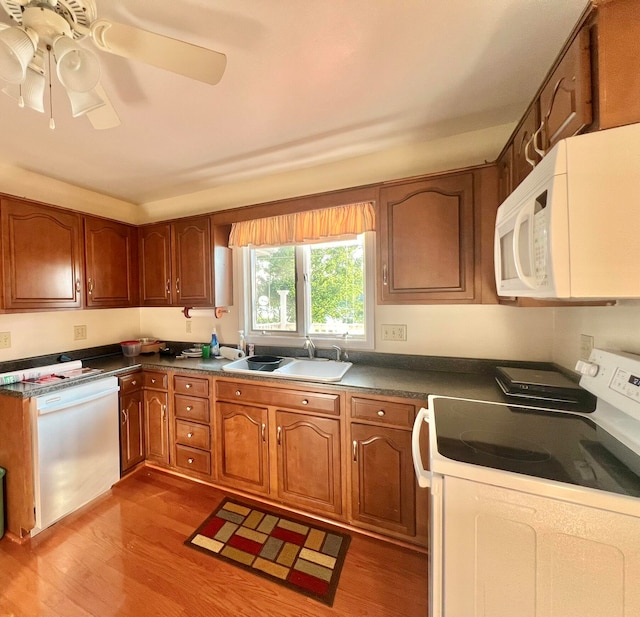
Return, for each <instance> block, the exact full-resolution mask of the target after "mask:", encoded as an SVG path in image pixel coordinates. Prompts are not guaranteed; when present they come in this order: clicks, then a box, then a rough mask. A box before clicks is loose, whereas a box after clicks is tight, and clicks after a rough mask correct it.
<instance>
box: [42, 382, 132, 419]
mask: <svg viewBox="0 0 640 617" xmlns="http://www.w3.org/2000/svg"><path fill="white" fill-rule="evenodd" d="M118 390H120V386H115V387H114V388H108V389H106V390H100V391H99V392H95V393H93V394H90V395H89V396H84V397H82V398H76V399H66V398H64V397H53V396H50V397H46V399H45V401H44V404H43V405H41V403H40V401H38V404H37V405H38V407H37V408H38V415H39V416H43V415H45V414H48V413H53V412H54V411H60V410H61V409H70V408H71V407H77V406H78V405H83V404H84V403H89V402H91V401H96V400H98V399H101V398H104V397H105V396H109V395H110V394H113V393H114V392H118ZM42 398H45V397H42ZM48 401H50V403H48Z"/></svg>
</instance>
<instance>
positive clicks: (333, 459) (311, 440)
mask: <svg viewBox="0 0 640 617" xmlns="http://www.w3.org/2000/svg"><path fill="white" fill-rule="evenodd" d="M276 424H277V428H276V441H277V451H278V498H279V499H281V500H282V501H285V502H287V503H289V504H292V505H299V506H301V507H305V508H308V509H309V510H311V511H317V512H331V513H334V514H340V513H341V512H342V495H341V490H342V489H341V482H340V468H341V465H340V421H339V420H334V419H330V418H316V417H312V416H307V415H305V414H297V413H290V412H285V411H277V412H276Z"/></svg>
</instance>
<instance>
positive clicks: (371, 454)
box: [351, 424, 416, 536]
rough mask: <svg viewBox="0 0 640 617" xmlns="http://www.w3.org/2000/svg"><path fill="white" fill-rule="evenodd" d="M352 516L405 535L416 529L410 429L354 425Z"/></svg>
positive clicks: (352, 432)
mask: <svg viewBox="0 0 640 617" xmlns="http://www.w3.org/2000/svg"><path fill="white" fill-rule="evenodd" d="M351 440H352V441H351V444H352V453H351V454H352V473H351V517H352V518H353V520H354V521H355V522H360V523H365V524H366V525H371V526H374V527H378V528H381V529H383V530H390V531H394V532H397V533H400V534H403V535H406V536H414V535H415V533H416V498H415V478H414V475H413V463H412V458H411V433H410V432H409V431H402V430H399V429H392V428H386V427H380V426H368V425H364V424H352V425H351Z"/></svg>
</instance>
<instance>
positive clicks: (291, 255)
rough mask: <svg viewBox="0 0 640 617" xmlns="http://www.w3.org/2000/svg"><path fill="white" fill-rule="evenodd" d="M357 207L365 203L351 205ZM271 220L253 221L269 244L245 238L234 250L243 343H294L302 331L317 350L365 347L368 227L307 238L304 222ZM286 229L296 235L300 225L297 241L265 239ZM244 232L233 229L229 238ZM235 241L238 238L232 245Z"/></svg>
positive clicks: (368, 330)
mask: <svg viewBox="0 0 640 617" xmlns="http://www.w3.org/2000/svg"><path fill="white" fill-rule="evenodd" d="M362 205H367V206H370V204H358V206H362ZM342 208H343V209H346V208H349V206H345V207H342ZM336 210H337V209H336ZM371 211H372V208H371ZM317 212H322V215H323V216H326V211H314V212H311V213H309V214H312V215H313V214H315V213H317ZM306 214H308V213H303V214H302V215H296V216H304V215H306ZM277 218H278V219H279V220H278V221H277V226H276V225H273V226H270V227H267V223H274V220H270V219H264V220H263V221H262V222H258V227H260V228H261V229H260V231H261V232H265V233H266V235H268V236H269V240H270V241H265V242H264V243H261V244H260V245H254V244H252V243H251V242H250V241H246V242H247V245H245V246H244V248H243V249H242V252H241V259H242V261H243V264H242V268H241V271H242V272H243V276H244V280H243V281H242V284H241V285H239V288H240V289H241V290H242V292H241V293H242V294H243V296H244V297H243V298H242V302H241V305H242V307H243V309H244V319H243V323H244V329H245V332H246V333H247V336H248V338H249V340H250V342H254V343H258V344H263V345H283V346H289V345H295V346H297V345H299V344H301V342H302V339H303V338H304V337H305V336H310V337H311V338H312V339H314V340H315V341H316V343H317V344H318V346H319V347H327V346H329V345H331V344H337V345H340V346H341V347H343V348H344V347H345V345H346V347H347V348H350V349H355V348H359V349H371V348H373V307H374V301H375V300H374V280H373V272H374V263H373V257H374V250H373V232H372V231H366V232H363V233H357V234H355V233H347V234H342V235H338V236H336V235H329V234H321V235H320V237H318V238H313V237H311V236H313V226H312V225H310V224H309V220H305V221H304V222H301V221H299V220H296V221H291V220H290V219H289V218H285V217H277ZM287 227H289V228H290V229H287V234H289V233H290V232H291V233H292V234H293V236H292V239H294V238H295V239H298V240H300V239H301V238H300V236H298V235H297V233H298V231H299V229H300V228H302V227H304V238H303V239H302V241H298V242H295V241H294V242H286V240H287V238H288V235H286V236H284V237H283V236H280V240H281V241H280V243H275V242H273V241H272V238H274V237H275V236H276V235H277V234H278V233H280V232H282V230H283V229H285V228H287ZM294 228H295V231H293V230H294ZM244 231H246V230H242V229H241V230H239V232H238V236H237V237H239V236H240V233H243V232H244ZM254 232H256V230H252V233H254ZM232 237H233V231H232ZM256 238H257V236H256ZM257 239H258V241H259V238H257ZM282 239H284V240H285V241H284V242H283V241H282ZM240 242H244V241H240V240H238V241H236V244H235V246H237V245H238V244H240ZM231 244H232V245H234V243H231Z"/></svg>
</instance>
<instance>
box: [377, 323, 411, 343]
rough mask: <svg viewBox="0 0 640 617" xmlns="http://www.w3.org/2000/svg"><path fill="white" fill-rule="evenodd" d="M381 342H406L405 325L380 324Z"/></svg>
mask: <svg viewBox="0 0 640 617" xmlns="http://www.w3.org/2000/svg"><path fill="white" fill-rule="evenodd" d="M382 340H383V341H406V340H407V326H406V324H382Z"/></svg>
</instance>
